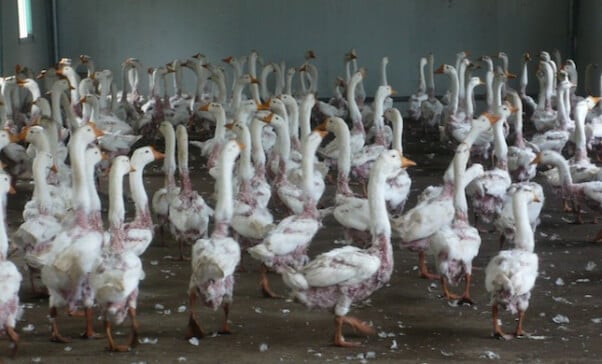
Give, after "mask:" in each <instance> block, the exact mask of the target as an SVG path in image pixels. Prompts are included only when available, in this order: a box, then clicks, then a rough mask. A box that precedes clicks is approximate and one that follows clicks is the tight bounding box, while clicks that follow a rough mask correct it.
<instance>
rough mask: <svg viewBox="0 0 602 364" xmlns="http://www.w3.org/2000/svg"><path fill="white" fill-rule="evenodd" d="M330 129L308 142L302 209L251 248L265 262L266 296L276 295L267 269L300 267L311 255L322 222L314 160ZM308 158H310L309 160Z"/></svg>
mask: <svg viewBox="0 0 602 364" xmlns="http://www.w3.org/2000/svg"><path fill="white" fill-rule="evenodd" d="M326 134H328V132H327V131H322V130H316V131H314V132H312V133H311V134H310V135H309V136H308V137H307V140H306V141H305V144H304V146H303V148H304V152H306V153H304V154H306V155H305V157H304V160H303V167H304V168H303V177H304V178H303V187H302V190H301V191H300V196H299V197H298V199H299V203H300V204H301V210H300V211H298V212H297V211H295V213H294V215H291V216H288V217H287V218H285V219H284V220H282V221H280V223H279V224H278V225H277V226H276V227H275V228H273V229H272V230H271V231H270V232H269V233H268V235H267V236H266V237H265V239H264V240H263V242H261V243H260V244H258V245H256V246H254V247H252V248H250V249H249V250H248V251H249V253H250V254H251V256H252V257H253V258H255V259H257V260H259V261H261V262H262V269H261V289H262V293H263V294H264V296H267V297H276V295H274V293H273V292H272V291H271V289H270V287H269V283H268V279H267V275H266V272H267V268H272V269H274V270H276V271H277V272H279V273H282V272H283V271H284V270H285V269H286V268H285V267H293V268H295V269H299V268H301V267H302V266H303V265H304V264H305V263H307V261H308V260H309V258H308V257H307V249H308V247H309V244H310V243H311V241H312V239H313V237H314V235H315V234H316V232H317V231H318V229H319V227H320V225H321V223H320V221H319V213H318V210H317V208H316V206H317V203H318V200H317V199H316V198H315V194H314V189H315V187H314V184H313V178H312V175H313V159H314V155H315V151H316V149H317V148H318V145H320V142H321V141H322V139H323V138H324V136H325V135H326ZM306 160H307V161H306Z"/></svg>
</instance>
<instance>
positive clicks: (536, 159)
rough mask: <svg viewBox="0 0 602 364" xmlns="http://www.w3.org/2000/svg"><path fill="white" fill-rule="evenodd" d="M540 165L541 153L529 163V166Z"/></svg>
mask: <svg viewBox="0 0 602 364" xmlns="http://www.w3.org/2000/svg"><path fill="white" fill-rule="evenodd" d="M539 163H541V153H537V155H536V156H535V158H533V160H532V161H531V163H530V164H539Z"/></svg>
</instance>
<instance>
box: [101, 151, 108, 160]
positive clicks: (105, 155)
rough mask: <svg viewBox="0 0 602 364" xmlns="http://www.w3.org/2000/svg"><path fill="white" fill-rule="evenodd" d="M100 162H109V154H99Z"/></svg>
mask: <svg viewBox="0 0 602 364" xmlns="http://www.w3.org/2000/svg"><path fill="white" fill-rule="evenodd" d="M100 160H103V161H108V160H109V153H107V152H100Z"/></svg>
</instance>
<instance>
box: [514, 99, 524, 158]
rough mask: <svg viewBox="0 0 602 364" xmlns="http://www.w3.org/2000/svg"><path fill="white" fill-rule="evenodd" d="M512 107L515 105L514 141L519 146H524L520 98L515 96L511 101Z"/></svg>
mask: <svg viewBox="0 0 602 364" xmlns="http://www.w3.org/2000/svg"><path fill="white" fill-rule="evenodd" d="M513 105H514V107H516V111H515V113H514V132H515V138H516V139H515V142H514V145H516V146H517V147H519V148H524V147H525V140H524V138H523V103H522V102H521V100H520V98H518V97H516V98H515V100H514V102H513Z"/></svg>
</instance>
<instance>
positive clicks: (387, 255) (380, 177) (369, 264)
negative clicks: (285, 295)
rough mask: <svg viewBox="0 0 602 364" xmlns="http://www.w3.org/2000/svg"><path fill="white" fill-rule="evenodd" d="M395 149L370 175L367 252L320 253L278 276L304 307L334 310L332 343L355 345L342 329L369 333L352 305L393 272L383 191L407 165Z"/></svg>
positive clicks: (348, 249) (351, 249)
mask: <svg viewBox="0 0 602 364" xmlns="http://www.w3.org/2000/svg"><path fill="white" fill-rule="evenodd" d="M412 163H413V162H411V161H410V160H408V159H406V158H405V157H403V156H402V155H401V154H400V153H399V151H397V150H387V151H384V152H383V153H382V154H381V156H380V157H379V158H378V159H377V161H376V162H375V164H374V167H373V168H372V170H371V171H370V179H369V185H368V194H369V195H368V199H369V206H370V216H371V218H370V221H371V224H372V226H371V228H370V231H371V234H372V243H371V246H370V248H368V249H359V248H357V247H354V246H346V247H343V248H338V249H334V250H331V251H329V252H326V253H322V254H320V255H318V256H316V257H315V258H314V259H313V260H312V261H311V262H309V263H308V264H306V265H304V266H303V267H301V268H299V269H294V268H292V267H288V268H287V269H286V270H285V271H284V272H283V274H282V278H283V280H284V283H285V284H286V285H287V286H288V287H289V288H291V289H292V294H293V296H294V297H295V298H296V299H297V300H299V301H300V302H301V303H303V304H304V305H306V306H308V307H319V308H328V309H333V310H334V314H335V334H334V343H335V345H337V346H357V345H359V343H356V342H350V341H346V340H345V338H344V337H343V333H342V327H343V324H348V325H351V326H352V327H353V328H354V329H356V330H358V331H360V332H361V333H364V334H373V333H374V329H373V328H372V327H371V326H369V325H367V324H366V323H363V322H361V321H360V320H359V319H357V318H354V317H349V316H348V315H347V314H348V313H349V309H350V308H351V304H352V303H354V302H359V301H361V300H364V299H366V298H367V297H369V296H370V295H371V294H372V293H374V292H375V291H376V290H378V289H379V288H381V287H382V286H383V285H385V284H386V283H387V282H388V281H389V279H390V277H391V273H392V272H393V248H392V246H391V225H390V223H389V219H388V216H387V207H386V204H385V198H384V194H383V192H384V186H385V183H386V179H387V177H389V176H391V175H392V174H393V173H396V172H397V171H398V169H399V168H404V167H406V166H408V165H410V164H412Z"/></svg>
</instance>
